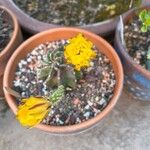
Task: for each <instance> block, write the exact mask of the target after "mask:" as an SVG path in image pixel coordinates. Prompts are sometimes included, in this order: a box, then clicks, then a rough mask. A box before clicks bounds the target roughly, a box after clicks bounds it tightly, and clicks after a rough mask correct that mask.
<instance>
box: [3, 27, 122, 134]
mask: <svg viewBox="0 0 150 150" xmlns="http://www.w3.org/2000/svg"><path fill="white" fill-rule="evenodd" d="M63 31H64V32H66V31H67V32H72V31H74V32H77V33H81V32H82V33H83V34H85V35H87V36H89V37H92V38H93V39H96V40H99V42H101V43H103V44H104V45H105V47H106V48H107V49H109V51H110V52H111V53H112V55H113V56H114V60H115V61H116V62H117V65H116V66H117V69H118V76H119V78H117V80H116V81H117V82H116V86H115V89H114V95H113V97H112V98H111V100H110V102H109V103H108V105H107V106H106V107H105V109H104V110H103V111H102V112H101V113H99V114H98V115H97V116H95V117H93V118H92V119H89V120H87V121H85V122H82V123H79V124H75V125H70V126H61V127H60V126H50V125H44V124H39V125H37V126H36V128H39V129H41V130H44V131H49V132H51V133H73V132H79V131H81V130H84V129H86V128H89V127H91V126H93V125H95V124H97V123H98V122H99V121H100V120H101V119H102V118H103V117H104V116H106V115H107V114H108V113H109V112H110V110H111V109H112V108H113V107H114V106H115V104H116V102H117V100H118V98H119V96H120V94H121V91H122V88H123V68H122V64H121V62H120V59H119V57H118V55H117V53H116V52H115V50H114V49H113V48H112V47H111V45H110V44H109V43H107V42H106V41H105V40H104V39H102V38H101V37H99V36H98V35H95V34H93V33H91V32H89V31H86V30H83V29H78V28H70V27H65V28H57V29H50V30H47V31H43V32H41V33H38V34H36V35H34V36H33V37H31V38H29V39H28V40H26V41H25V42H23V43H22V44H21V45H20V46H19V47H18V48H17V50H16V51H15V52H14V54H13V55H12V56H11V58H10V60H9V62H8V64H7V66H6V70H5V73H4V80H3V87H8V86H9V82H10V81H9V78H8V74H9V73H10V72H11V67H12V65H13V62H14V60H15V58H16V57H17V56H18V54H19V53H21V52H22V50H23V48H24V47H25V46H26V45H28V44H31V43H32V42H33V41H35V40H36V39H37V38H42V37H43V36H44V35H45V34H48V35H50V34H54V33H60V32H63ZM104 53H105V52H104ZM115 74H116V72H115ZM4 94H5V97H6V101H7V103H8V104H9V106H10V107H11V109H12V111H13V112H14V114H16V112H17V105H16V103H15V101H13V100H14V98H13V97H12V96H11V95H10V94H9V93H8V92H7V91H6V90H5V88H4Z"/></svg>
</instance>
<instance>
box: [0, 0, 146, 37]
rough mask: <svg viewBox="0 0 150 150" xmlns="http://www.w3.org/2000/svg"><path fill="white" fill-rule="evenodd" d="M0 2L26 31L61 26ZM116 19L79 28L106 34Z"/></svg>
mask: <svg viewBox="0 0 150 150" xmlns="http://www.w3.org/2000/svg"><path fill="white" fill-rule="evenodd" d="M142 2H143V4H145V3H148V0H142ZM0 3H1V4H2V5H4V6H6V7H8V8H10V9H11V10H12V11H13V12H14V13H15V15H16V16H17V18H18V20H19V23H20V24H21V26H22V27H23V29H25V30H26V31H27V32H29V33H31V34H36V33H38V32H41V31H44V30H47V29H52V28H58V27H62V26H60V25H55V24H48V23H44V22H41V21H38V20H37V19H34V18H32V17H30V16H28V15H27V14H26V13H24V12H23V11H22V10H21V9H19V8H18V6H16V5H15V3H14V2H13V1H12V0H1V2H0ZM117 20H118V17H116V18H115V19H109V20H106V21H102V22H99V23H93V24H89V25H86V26H79V28H83V29H86V30H89V31H91V32H94V33H96V34H100V35H103V36H106V35H108V34H110V33H112V32H113V31H114V30H115V27H116V25H117Z"/></svg>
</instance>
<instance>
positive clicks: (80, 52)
mask: <svg viewBox="0 0 150 150" xmlns="http://www.w3.org/2000/svg"><path fill="white" fill-rule="evenodd" d="M92 47H93V44H92V42H90V41H88V40H87V39H85V37H83V35H82V34H81V33H80V34H78V35H77V36H76V37H74V38H72V39H70V40H69V44H68V45H67V46H65V51H64V56H65V59H66V60H67V63H69V64H72V65H74V67H75V69H76V70H78V71H80V70H81V68H82V67H89V66H90V61H91V59H93V58H95V57H96V53H95V51H94V50H93V49H92Z"/></svg>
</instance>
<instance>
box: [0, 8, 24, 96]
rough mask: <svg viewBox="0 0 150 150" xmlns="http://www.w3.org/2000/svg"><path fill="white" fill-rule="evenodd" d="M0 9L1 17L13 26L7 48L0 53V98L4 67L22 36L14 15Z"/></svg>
mask: <svg viewBox="0 0 150 150" xmlns="http://www.w3.org/2000/svg"><path fill="white" fill-rule="evenodd" d="M0 9H2V10H4V13H3V16H4V17H5V18H6V20H7V21H8V22H9V23H10V24H12V26H13V33H12V37H11V39H10V41H9V43H8V44H7V46H6V47H5V48H4V49H3V50H2V51H1V52H0V96H2V95H3V89H2V80H3V77H2V76H3V73H4V70H5V66H6V63H7V61H8V59H9V57H10V56H11V54H12V53H13V52H14V50H15V49H16V48H17V47H18V45H19V44H20V43H21V42H22V35H21V31H20V27H19V24H18V21H17V19H16V17H15V15H14V14H13V13H12V12H11V11H10V10H8V9H7V8H5V7H3V6H0Z"/></svg>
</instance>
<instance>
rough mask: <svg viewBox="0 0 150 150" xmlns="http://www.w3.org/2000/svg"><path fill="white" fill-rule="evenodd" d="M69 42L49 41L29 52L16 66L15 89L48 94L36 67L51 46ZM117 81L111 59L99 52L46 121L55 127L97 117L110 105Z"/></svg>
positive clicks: (27, 95) (23, 94) (53, 47)
mask: <svg viewBox="0 0 150 150" xmlns="http://www.w3.org/2000/svg"><path fill="white" fill-rule="evenodd" d="M66 43H67V41H65V40H61V41H55V42H47V43H45V44H41V45H39V46H38V47H36V48H35V49H33V51H32V52H31V53H28V55H27V56H26V57H25V58H24V59H22V60H20V62H19V64H18V66H17V69H16V77H15V80H14V82H13V83H14V87H13V89H14V90H16V91H18V92H19V93H20V94H21V95H22V97H29V96H31V95H35V96H37V95H40V96H45V95H48V94H49V93H50V90H51V89H50V88H49V87H47V86H46V85H45V84H44V83H43V81H42V80H37V75H36V74H37V66H38V65H39V64H40V61H41V60H42V59H43V57H44V56H45V55H46V53H47V51H49V49H51V50H54V49H56V48H58V47H60V46H62V45H65V44H66ZM95 51H97V50H96V48H95ZM115 83H116V80H115V74H114V71H113V68H112V65H111V63H110V61H109V59H108V58H107V57H106V56H105V55H103V54H102V53H100V52H99V51H98V52H97V56H96V58H95V59H94V61H93V62H92V63H91V66H90V67H89V68H87V69H86V70H84V77H83V78H82V79H81V80H79V81H78V82H77V86H76V88H75V89H74V90H70V89H69V88H66V91H65V97H64V98H63V99H62V100H61V101H60V102H59V103H57V104H56V105H55V106H53V107H52V109H51V111H50V112H49V114H48V116H47V117H46V118H45V119H44V120H43V123H44V124H48V125H55V126H63V125H73V124H78V123H80V122H83V121H85V120H88V119H90V118H92V117H94V116H96V115H97V114H98V113H100V112H101V111H102V110H103V109H104V108H105V107H106V106H107V105H108V103H109V101H110V99H111V98H112V96H113V91H114V87H115ZM18 102H20V100H19V99H18Z"/></svg>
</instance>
